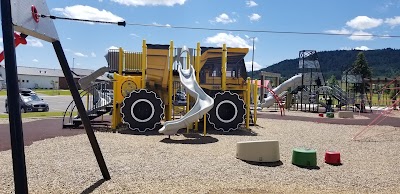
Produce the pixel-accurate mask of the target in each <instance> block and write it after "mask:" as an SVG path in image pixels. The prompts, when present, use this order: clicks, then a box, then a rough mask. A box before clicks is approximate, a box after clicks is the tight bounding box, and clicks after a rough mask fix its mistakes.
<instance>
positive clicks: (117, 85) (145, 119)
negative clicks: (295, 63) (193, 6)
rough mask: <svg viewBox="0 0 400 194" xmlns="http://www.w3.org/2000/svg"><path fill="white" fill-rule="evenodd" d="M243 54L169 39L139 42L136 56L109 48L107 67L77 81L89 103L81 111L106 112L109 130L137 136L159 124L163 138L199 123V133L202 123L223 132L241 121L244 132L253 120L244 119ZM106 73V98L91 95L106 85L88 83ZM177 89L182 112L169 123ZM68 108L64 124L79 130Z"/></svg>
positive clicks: (247, 85)
mask: <svg viewBox="0 0 400 194" xmlns="http://www.w3.org/2000/svg"><path fill="white" fill-rule="evenodd" d="M184 53H185V54H186V55H184ZM247 53H248V48H227V47H226V45H225V44H224V45H223V46H222V47H200V43H197V47H196V48H194V49H193V48H188V49H187V48H185V47H184V48H175V47H174V43H173V41H171V42H170V44H169V45H160V44H147V43H146V41H145V40H143V43H142V51H141V52H131V51H125V50H124V49H123V48H119V49H111V50H109V51H108V53H107V54H106V56H105V58H106V60H107V62H108V67H104V68H100V69H99V70H98V71H96V72H94V73H93V74H92V75H89V76H88V77H86V78H83V79H81V80H80V81H79V83H80V84H81V86H85V87H83V88H89V90H88V92H87V93H90V94H91V95H88V97H87V98H88V100H87V101H88V102H89V101H92V103H87V104H95V105H93V107H87V111H88V113H89V114H88V115H89V116H90V115H93V118H92V119H94V118H96V117H98V116H99V115H101V114H100V113H103V112H109V111H112V121H111V128H112V129H113V130H116V129H117V128H119V127H120V126H121V125H123V124H126V125H127V126H128V127H129V128H130V129H132V130H137V131H140V132H146V131H149V130H154V129H156V128H157V126H160V125H161V121H162V120H165V121H167V122H165V124H164V127H163V128H162V129H160V130H159V132H160V133H164V134H168V135H170V134H175V133H177V131H178V130H179V129H181V128H185V127H187V128H188V129H191V128H192V127H194V129H195V130H197V129H198V126H199V125H198V122H199V121H203V123H204V124H203V126H204V129H206V125H207V123H208V124H209V125H210V126H212V127H213V128H214V129H216V130H222V131H224V132H229V131H232V130H236V129H238V128H239V127H240V126H241V125H242V124H243V123H245V124H246V128H249V125H250V122H251V121H250V118H253V117H250V115H251V114H253V115H254V114H256V112H254V113H251V112H250V92H251V84H250V78H247V72H246V68H245V63H244V57H245V56H246V54H247ZM182 55H183V56H182ZM107 72H108V73H112V81H113V83H112V88H113V90H114V92H113V97H112V98H110V97H109V96H107V95H104V94H102V93H101V92H96V91H100V90H101V91H103V90H104V89H105V88H109V87H110V84H108V85H107V84H105V83H97V84H96V83H94V82H93V80H95V78H96V77H98V76H99V75H102V74H104V73H107ZM181 86H183V87H184V88H185V90H186V92H187V98H186V99H187V100H186V101H187V102H186V103H187V104H186V114H185V115H184V116H182V117H181V118H180V119H178V120H174V121H173V122H172V120H173V114H174V110H175V109H174V106H175V105H174V102H173V98H174V96H175V94H176V93H177V92H181V91H182V87H181ZM89 96H91V97H89ZM89 98H91V100H89ZM99 103H100V104H99ZM69 109H70V111H69V118H65V119H64V126H65V127H77V126H79V125H80V124H81V122H80V120H79V115H74V114H73V111H72V109H73V102H71V105H70V108H69ZM99 110H102V111H100V112H99ZM66 112H67V111H66ZM66 117H68V114H66ZM204 132H205V130H204Z"/></svg>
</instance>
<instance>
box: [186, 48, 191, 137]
mask: <svg viewBox="0 0 400 194" xmlns="http://www.w3.org/2000/svg"><path fill="white" fill-rule="evenodd" d="M186 68H187V69H189V68H190V53H189V52H186ZM189 110H190V94H189V92H186V113H188V112H189ZM191 128H192V127H190V126H188V127H186V133H189V130H190V129H191Z"/></svg>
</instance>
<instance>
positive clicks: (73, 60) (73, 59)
mask: <svg viewBox="0 0 400 194" xmlns="http://www.w3.org/2000/svg"><path fill="white" fill-rule="evenodd" d="M74 66H75V57H74V58H72V70H74Z"/></svg>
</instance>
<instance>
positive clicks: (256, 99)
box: [253, 79, 258, 125]
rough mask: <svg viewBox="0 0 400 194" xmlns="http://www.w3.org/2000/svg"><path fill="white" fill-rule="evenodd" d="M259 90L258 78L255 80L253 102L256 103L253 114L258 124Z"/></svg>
mask: <svg viewBox="0 0 400 194" xmlns="http://www.w3.org/2000/svg"><path fill="white" fill-rule="evenodd" d="M257 92H258V85H257V79H256V80H254V83H253V103H254V116H253V120H254V125H256V123H257V101H258V98H257V95H258V94H257Z"/></svg>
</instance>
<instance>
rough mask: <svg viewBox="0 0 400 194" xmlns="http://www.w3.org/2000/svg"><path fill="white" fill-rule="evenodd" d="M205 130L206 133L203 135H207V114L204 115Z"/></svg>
mask: <svg viewBox="0 0 400 194" xmlns="http://www.w3.org/2000/svg"><path fill="white" fill-rule="evenodd" d="M203 120H204V121H203V131H204V133H203V136H206V135H207V120H206V114H204V117H203Z"/></svg>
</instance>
